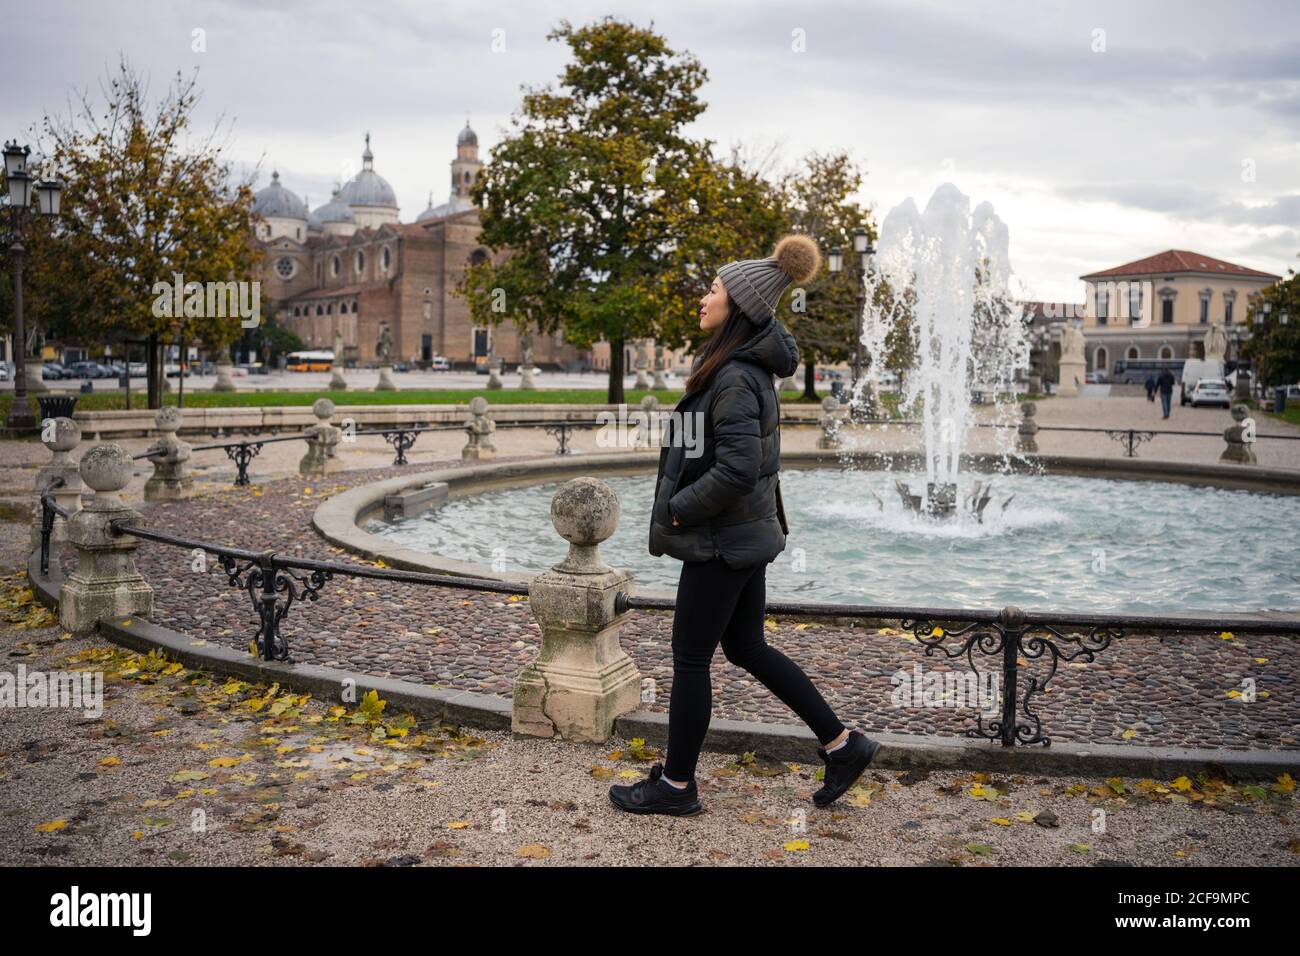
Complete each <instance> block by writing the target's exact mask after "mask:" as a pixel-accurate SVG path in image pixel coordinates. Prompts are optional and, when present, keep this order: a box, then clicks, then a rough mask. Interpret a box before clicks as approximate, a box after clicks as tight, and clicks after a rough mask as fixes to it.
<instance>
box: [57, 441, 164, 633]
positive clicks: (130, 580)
mask: <svg viewBox="0 0 1300 956" xmlns="http://www.w3.org/2000/svg"><path fill="white" fill-rule="evenodd" d="M131 471H132V463H131V455H130V454H129V453H128V452H127V450H126V449H125V448H123V447H122V446H121V445H114V444H107V445H96V446H95V447H94V448H92V449H90V451H88V452H86V454H85V456H84V457H82V459H81V480H82V481H84V482H85V483H86V485H87V486H89V487H90V488H92V489H94V491H95V497H94V499H93V500H92V501H91V502H90V503H89V504H87V505H86V506H85V507H83V508H82V509H81V510H80V511H78V512H77V513H76V514H75V515H73V516H72V517H71V518H69V519H68V540H69V541H70V542H71V543H72V545H73V546H74V547H75V548H76V549H77V569H76V570H75V571H73V572H72V574H70V575H68V578H67V580H66V581H64V583H63V588H62V589H61V590H60V591H59V623H60V624H62V625H63V627H64V629H65V630H68V631H71V632H72V633H74V634H85V633H88V632H90V631H93V630H94V629H95V626H96V625H97V624H99V622H100V621H102V620H106V619H108V618H132V617H148V616H149V615H151V614H152V613H153V588H151V587H149V584H148V582H146V581H145V579H144V578H143V577H142V576H141V574H140V572H139V571H137V570H136V568H135V561H134V560H133V559H132V552H134V551H135V549H136V548H138V547H139V546H140V540H139V539H138V538H133V537H131V536H130V535H129V534H124V535H116V534H114V533H113V530H112V525H113V523H114V522H125V523H128V524H132V525H135V526H136V527H143V526H144V516H143V515H141V514H139V513H138V512H136V511H134V510H132V509H131V508H129V507H127V505H126V504H125V503H123V501H122V498H121V496H120V494H119V493H120V492H121V490H122V489H123V488H125V487H126V486H127V483H128V482H130V480H131Z"/></svg>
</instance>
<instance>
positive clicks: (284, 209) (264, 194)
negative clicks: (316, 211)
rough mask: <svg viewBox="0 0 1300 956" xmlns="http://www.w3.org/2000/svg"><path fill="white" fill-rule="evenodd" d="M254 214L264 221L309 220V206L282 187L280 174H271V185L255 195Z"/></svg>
mask: <svg viewBox="0 0 1300 956" xmlns="http://www.w3.org/2000/svg"><path fill="white" fill-rule="evenodd" d="M253 214H254V215H255V216H261V217H262V218H263V219H301V220H303V221H304V222H305V221H306V220H307V206H306V204H304V203H303V201H302V200H301V199H299V198H298V197H297V196H295V195H294V194H293V193H292V192H290V191H289V190H288V189H285V188H284V187H283V186H281V185H280V174H279V173H278V172H272V173H271V185H269V186H267V187H266V188H265V189H259V190H258V191H257V192H256V193H254V194H253Z"/></svg>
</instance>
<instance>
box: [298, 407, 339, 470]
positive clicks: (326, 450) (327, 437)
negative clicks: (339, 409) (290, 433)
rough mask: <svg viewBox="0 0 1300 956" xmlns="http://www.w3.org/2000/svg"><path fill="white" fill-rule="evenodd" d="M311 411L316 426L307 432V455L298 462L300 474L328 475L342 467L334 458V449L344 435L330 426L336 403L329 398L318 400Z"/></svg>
mask: <svg viewBox="0 0 1300 956" xmlns="http://www.w3.org/2000/svg"><path fill="white" fill-rule="evenodd" d="M311 411H312V414H313V415H315V416H316V424H315V425H312V426H311V427H309V428H308V429H307V431H306V435H307V453H306V454H305V455H303V456H302V460H301V461H299V462H298V474H300V475H315V476H322V475H328V474H331V473H332V472H336V471H338V470H339V468H340V467H342V466H341V465H340V464H339V461H338V459H337V458H335V457H334V448H335V446H336V445H338V443H339V441H340V440H341V439H342V437H343V433H342V431H341V430H340V429H338V428H337V427H335V426H334V425H331V424H330V418H331V417H333V415H334V403H333V402H332V401H330V400H329V399H328V398H318V399H316V402H315V403H314V404H313V405H312V407H311Z"/></svg>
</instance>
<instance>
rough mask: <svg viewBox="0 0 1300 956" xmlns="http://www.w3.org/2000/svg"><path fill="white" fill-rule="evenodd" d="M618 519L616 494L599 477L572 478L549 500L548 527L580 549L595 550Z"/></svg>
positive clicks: (615, 525) (614, 526)
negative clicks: (591, 548) (550, 526)
mask: <svg viewBox="0 0 1300 956" xmlns="http://www.w3.org/2000/svg"><path fill="white" fill-rule="evenodd" d="M618 516H619V504H618V495H616V494H614V491H613V489H612V488H610V487H609V485H607V484H605V482H603V481H601V480H600V479H599V478H590V477H587V476H583V477H581V478H573V479H571V480H569V481H566V482H565V483H564V484H562V485H560V487H559V489H557V490H556V492H555V495H554V497H552V498H551V524H553V525H555V530H556V532H557V533H558V534H559V536H560V537H561V538H563V539H564V540H565V541H568V542H569V543H570V544H573V545H577V546H578V547H580V548H590V547H594V546H595V545H598V544H600V542H602V541H604V540H605V539H606V538H608V537H609V536H610V535H612V534H613V533H614V530H615V529H616V528H617V527H618Z"/></svg>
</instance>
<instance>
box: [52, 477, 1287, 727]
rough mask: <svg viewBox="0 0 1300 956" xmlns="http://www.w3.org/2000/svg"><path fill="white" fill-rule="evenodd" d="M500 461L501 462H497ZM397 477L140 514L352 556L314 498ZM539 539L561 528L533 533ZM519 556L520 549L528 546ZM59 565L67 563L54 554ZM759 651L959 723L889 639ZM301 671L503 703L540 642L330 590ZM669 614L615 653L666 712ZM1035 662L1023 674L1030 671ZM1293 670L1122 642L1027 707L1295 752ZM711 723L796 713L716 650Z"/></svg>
mask: <svg viewBox="0 0 1300 956" xmlns="http://www.w3.org/2000/svg"><path fill="white" fill-rule="evenodd" d="M503 460H504V459H503ZM397 471H398V469H394V468H387V469H379V470H374V471H365V472H356V473H348V474H346V475H335V476H331V477H330V478H329V479H326V480H324V481H321V480H311V479H300V478H298V477H292V478H281V479H276V480H274V481H270V482H266V483H264V484H261V485H258V486H256V487H253V488H251V489H224V490H215V489H214V490H209V491H207V492H206V493H204V494H203V495H202V496H200V497H196V498H194V499H191V500H189V501H184V502H174V503H167V504H157V505H148V506H141V507H143V509H144V512H145V514H146V515H147V516H148V521H149V523H150V525H151V526H153V527H157V528H167V529H173V530H179V531H181V532H182V533H188V534H190V535H195V536H198V537H201V538H202V539H204V540H209V541H213V542H217V543H224V544H235V545H237V546H239V547H243V548H249V549H252V550H262V549H274V550H276V551H278V552H281V553H286V554H295V555H300V556H303V557H316V558H325V559H331V560H342V561H353V560H356V559H353V558H351V557H350V556H348V555H346V554H344V553H342V552H340V551H339V549H336V548H333V547H332V546H330V545H328V544H326V543H325V542H323V541H322V540H321V539H320V538H319V537H317V536H316V534H315V533H314V531H313V530H312V529H311V525H310V522H311V515H312V512H313V511H314V510H315V508H316V507H317V505H319V503H320V502H321V500H322V499H323V498H325V497H328V496H330V495H333V494H335V493H337V492H339V491H342V490H343V489H345V488H346V487H349V486H351V485H354V484H361V483H364V482H368V481H372V480H376V479H378V478H382V477H387V476H389V475H391V474H394V473H396V472H397ZM539 532H540V533H552V534H553V533H554V532H553V531H552V530H551V529H549V528H545V529H539ZM519 546H521V547H526V546H527V544H526V542H520V543H519ZM63 557H64V561H65V563H66V566H67V567H68V569H70V568H71V560H72V556H71V554H70V553H65V554H64V556H63ZM136 563H137V565H138V567H139V568H140V570H141V572H142V573H143V574H144V576H145V577H146V579H147V580H148V581H149V582H150V583H151V584H152V585H153V587H154V588H155V607H156V615H155V617H156V619H157V620H158V621H161V622H165V623H166V624H167V625H168V626H169V627H172V628H174V629H176V630H180V631H183V632H186V633H190V634H194V635H196V636H201V637H204V638H206V639H209V640H213V641H218V642H221V643H224V644H227V645H229V646H232V647H237V648H244V647H246V646H247V645H248V642H249V640H250V639H251V637H252V635H253V633H254V632H255V627H254V621H255V616H254V613H253V611H252V608H251V607H250V605H249V603H248V600H247V598H246V596H245V595H244V594H243V593H242V592H238V591H234V590H232V589H231V588H230V587H229V585H228V584H227V582H226V580H225V577H224V575H223V574H222V573H221V572H220V570H219V569H218V568H216V567H215V565H212V566H209V568H208V569H207V572H206V573H196V572H195V571H194V570H192V567H191V562H190V556H189V554H188V553H186V552H184V551H181V550H178V549H176V548H169V547H163V546H153V545H146V546H143V547H141V549H140V550H139V551H138V552H137V557H136ZM768 624H769V627H768V631H767V636H768V638H769V640H770V641H771V642H772V643H773V644H774V645H775V646H777V647H779V648H780V649H781V650H782V651H784V652H785V653H786V654H787V655H789V656H790V657H791V658H792V659H794V660H795V661H797V662H798V663H799V664H800V666H802V667H803V668H804V669H805V670H806V671H807V672H808V673H809V675H810V676H812V678H813V680H814V681H815V682H816V683H817V685H818V687H819V688H820V689H821V690H822V692H823V694H824V695H825V696H826V698H827V700H828V701H829V702H830V703H831V706H832V707H834V708H835V710H836V712H837V713H838V714H840V716H841V719H842V720H844V721H845V722H846V723H849V724H852V725H856V726H859V727H861V728H862V729H864V730H891V731H896V732H900V733H917V734H944V735H960V734H961V733H962V732H963V731H964V730H965V728H966V727H968V726H971V725H972V721H973V715H971V712H970V711H969V710H957V709H951V708H944V709H938V708H933V707H930V708H898V707H894V706H891V703H890V699H891V693H892V691H893V689H894V684H893V682H892V681H891V675H892V674H893V673H894V672H895V671H897V670H899V669H900V668H901V669H904V670H906V671H909V672H910V671H911V669H912V665H913V664H914V663H916V662H922V666H923V669H924V670H926V671H936V672H941V671H946V670H949V669H953V667H952V665H950V664H947V663H945V662H944V661H943V660H941V659H939V658H935V657H931V658H925V657H924V655H923V649H922V648H921V647H920V645H918V644H917V643H916V642H915V640H913V639H912V638H911V637H910V636H909V635H907V634H905V633H903V632H901V631H899V630H898V629H896V628H889V627H885V628H877V627H874V626H869V627H861V626H857V627H854V626H836V625H831V624H820V623H811V622H794V621H777V620H774V619H769V622H768ZM283 630H284V633H285V634H286V636H287V637H288V639H289V642H290V647H291V650H292V654H293V658H294V659H295V660H299V661H303V662H310V663H315V664H323V665H326V666H330V667H338V668H342V669H344V670H349V671H356V672H361V673H367V674H372V675H376V676H382V677H397V678H401V679H404V680H410V681H415V682H417V683H421V684H429V685H435V686H446V687H455V688H460V689H464V690H472V691H477V692H481V693H488V694H496V695H498V696H503V697H508V696H510V693H511V688H512V684H513V680H514V676H515V674H517V673H518V671H519V670H520V669H521V668H522V667H523V666H524V665H525V664H526V663H527V662H529V661H530V660H532V659H533V657H534V656H535V655H536V653H537V649H538V643H539V630H538V627H537V625H536V623H535V622H534V620H533V617H532V614H531V613H530V612H529V608H528V602H527V600H526V599H523V600H521V599H512V598H511V597H510V596H506V595H499V594H490V593H479V592H467V591H461V590H456V589H452V588H443V587H430V586H422V585H404V584H394V583H389V582H376V581H366V580H357V579H345V578H335V579H334V580H332V581H330V582H329V583H328V584H327V585H326V586H325V588H324V590H323V591H322V592H321V600H320V601H318V602H315V603H300V604H297V605H295V606H294V609H293V611H292V613H291V614H290V616H289V618H288V619H287V621H286V623H285V626H284V628H283ZM671 639H672V618H671V616H670V615H669V614H666V613H647V612H634V613H633V614H631V615H630V616H629V619H628V623H627V625H626V626H625V628H624V630H623V634H622V644H623V647H624V648H625V649H626V650H627V652H628V653H629V654H630V655H631V656H632V657H633V659H634V660H635V661H636V663H637V666H638V667H639V668H640V670H641V674H642V676H643V677H647V678H652V679H653V680H654V682H655V684H656V686H657V690H658V696H657V699H656V700H655V701H653V702H650V703H648V704H647V705H646V706H647V707H648V709H651V710H657V711H665V710H666V709H667V703H668V695H669V693H670V691H671V687H672V653H671ZM1041 667H1042V662H1034V663H1033V664H1031V666H1030V667H1029V668H1028V671H1029V673H1031V674H1034V673H1039V672H1040V671H1041ZM1298 676H1300V663H1298V662H1297V658H1296V655H1295V654H1294V641H1293V640H1292V639H1289V638H1285V637H1270V636H1244V635H1243V636H1240V637H1236V636H1233V637H1232V638H1231V639H1224V638H1222V637H1221V636H1220V635H1207V636H1184V637H1176V638H1174V637H1155V636H1148V637H1142V636H1132V637H1126V638H1124V639H1123V640H1121V641H1118V642H1116V643H1115V644H1114V645H1112V647H1111V648H1109V649H1108V650H1106V651H1104V652H1102V653H1100V654H1099V655H1098V659H1097V660H1096V661H1095V662H1094V663H1091V664H1083V663H1072V664H1066V665H1063V666H1062V667H1061V668H1060V670H1059V671H1058V673H1057V675H1056V676H1055V678H1054V679H1053V680H1052V683H1051V685H1050V687H1049V690H1048V693H1047V694H1046V695H1042V696H1040V697H1039V698H1038V700H1039V701H1041V704H1040V705H1038V707H1037V709H1038V710H1039V712H1040V713H1041V715H1042V718H1043V721H1044V724H1045V726H1046V727H1047V729H1048V730H1047V732H1048V733H1049V734H1050V735H1051V736H1052V738H1053V739H1054V740H1057V741H1112V742H1122V741H1125V740H1128V741H1131V742H1132V743H1135V744H1142V745H1189V746H1190V745H1197V746H1222V747H1231V748H1269V749H1274V748H1283V749H1289V748H1295V747H1296V746H1297V741H1296V736H1295V734H1296V727H1297V725H1300V713H1298V708H1297V705H1296V701H1295V696H1294V689H1295V687H1296V685H1297V677H1298ZM1247 677H1250V678H1253V679H1254V680H1255V681H1256V686H1257V688H1258V689H1259V690H1260V691H1263V692H1265V693H1264V694H1262V695H1260V696H1259V697H1257V699H1256V700H1255V701H1254V702H1251V703H1246V702H1244V700H1243V699H1242V698H1241V697H1240V696H1238V695H1236V694H1233V693H1232V692H1234V691H1239V690H1240V688H1241V686H1242V680H1243V679H1244V678H1247ZM713 691H714V713H715V714H716V715H717V716H719V717H730V718H737V719H751V720H763V721H772V722H780V723H789V722H792V721H793V720H794V718H793V715H792V714H791V713H790V712H789V711H788V710H787V709H786V708H785V706H784V705H783V704H782V703H781V702H780V701H779V700H778V699H777V698H775V697H774V696H773V695H772V694H770V693H769V692H768V691H767V689H766V688H765V687H764V686H763V685H762V684H760V683H758V682H757V681H755V680H753V679H751V678H750V676H749V675H748V674H747V673H746V672H745V671H743V670H741V669H739V668H736V667H734V666H732V665H731V664H730V663H729V662H728V661H727V660H726V658H725V656H724V655H723V654H722V653H721V652H719V653H718V654H717V656H716V657H715V660H714V667H713Z"/></svg>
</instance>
